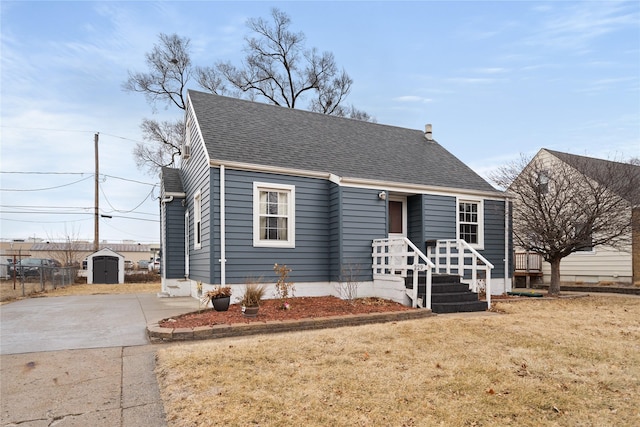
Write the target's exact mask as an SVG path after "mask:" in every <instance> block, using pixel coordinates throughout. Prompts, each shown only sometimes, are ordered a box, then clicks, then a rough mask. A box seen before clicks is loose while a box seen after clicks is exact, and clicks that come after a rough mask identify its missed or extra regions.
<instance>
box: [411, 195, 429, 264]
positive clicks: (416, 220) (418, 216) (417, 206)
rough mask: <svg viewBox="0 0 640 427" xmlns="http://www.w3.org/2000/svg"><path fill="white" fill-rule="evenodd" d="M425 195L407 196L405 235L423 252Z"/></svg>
mask: <svg viewBox="0 0 640 427" xmlns="http://www.w3.org/2000/svg"><path fill="white" fill-rule="evenodd" d="M424 197H425V196H423V195H422V194H418V195H416V196H411V197H408V198H407V237H408V238H409V240H411V241H412V242H413V244H414V245H416V246H417V247H418V249H420V250H421V251H423V252H424V249H425V248H424V240H425V239H424V234H423V233H424V215H423V213H422V211H423V199H424Z"/></svg>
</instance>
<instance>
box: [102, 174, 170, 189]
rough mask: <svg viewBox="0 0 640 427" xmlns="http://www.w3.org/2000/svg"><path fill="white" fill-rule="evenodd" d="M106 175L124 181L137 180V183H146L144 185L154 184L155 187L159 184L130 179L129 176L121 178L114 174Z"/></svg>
mask: <svg viewBox="0 0 640 427" xmlns="http://www.w3.org/2000/svg"><path fill="white" fill-rule="evenodd" d="M102 176H104V177H109V178H114V179H120V180H122V181H129V182H135V183H136V184H144V185H153V186H154V187H155V186H156V185H158V184H151V183H149V182H142V181H136V180H134V179H128V178H121V177H119V176H113V175H104V174H103V175H102Z"/></svg>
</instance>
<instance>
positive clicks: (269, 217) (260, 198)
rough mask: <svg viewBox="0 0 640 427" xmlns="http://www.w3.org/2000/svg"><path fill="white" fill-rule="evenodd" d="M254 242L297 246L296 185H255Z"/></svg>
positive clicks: (255, 243) (256, 244)
mask: <svg viewBox="0 0 640 427" xmlns="http://www.w3.org/2000/svg"><path fill="white" fill-rule="evenodd" d="M253 245H254V246H267V247H285V248H293V247H295V187H294V186H292V185H282V184H265V183H257V182H256V183H254V184H253Z"/></svg>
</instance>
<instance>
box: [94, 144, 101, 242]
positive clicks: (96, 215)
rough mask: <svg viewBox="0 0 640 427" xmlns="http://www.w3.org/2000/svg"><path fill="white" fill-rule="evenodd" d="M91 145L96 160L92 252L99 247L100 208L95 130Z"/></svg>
mask: <svg viewBox="0 0 640 427" xmlns="http://www.w3.org/2000/svg"><path fill="white" fill-rule="evenodd" d="M93 145H94V151H95V160H96V176H95V180H94V183H95V186H94V187H95V188H94V190H95V199H94V204H93V212H94V219H93V221H94V227H93V230H94V232H93V251H94V252H98V250H99V249H100V210H99V206H98V202H99V200H100V197H99V194H98V179H99V178H98V177H99V172H100V171H99V167H98V164H99V163H98V132H96V134H95V136H94V138H93Z"/></svg>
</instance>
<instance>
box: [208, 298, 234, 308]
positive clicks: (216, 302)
mask: <svg viewBox="0 0 640 427" xmlns="http://www.w3.org/2000/svg"><path fill="white" fill-rule="evenodd" d="M230 302H231V297H222V298H213V299H211V305H213V309H214V310H215V311H227V310H229V303H230Z"/></svg>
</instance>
